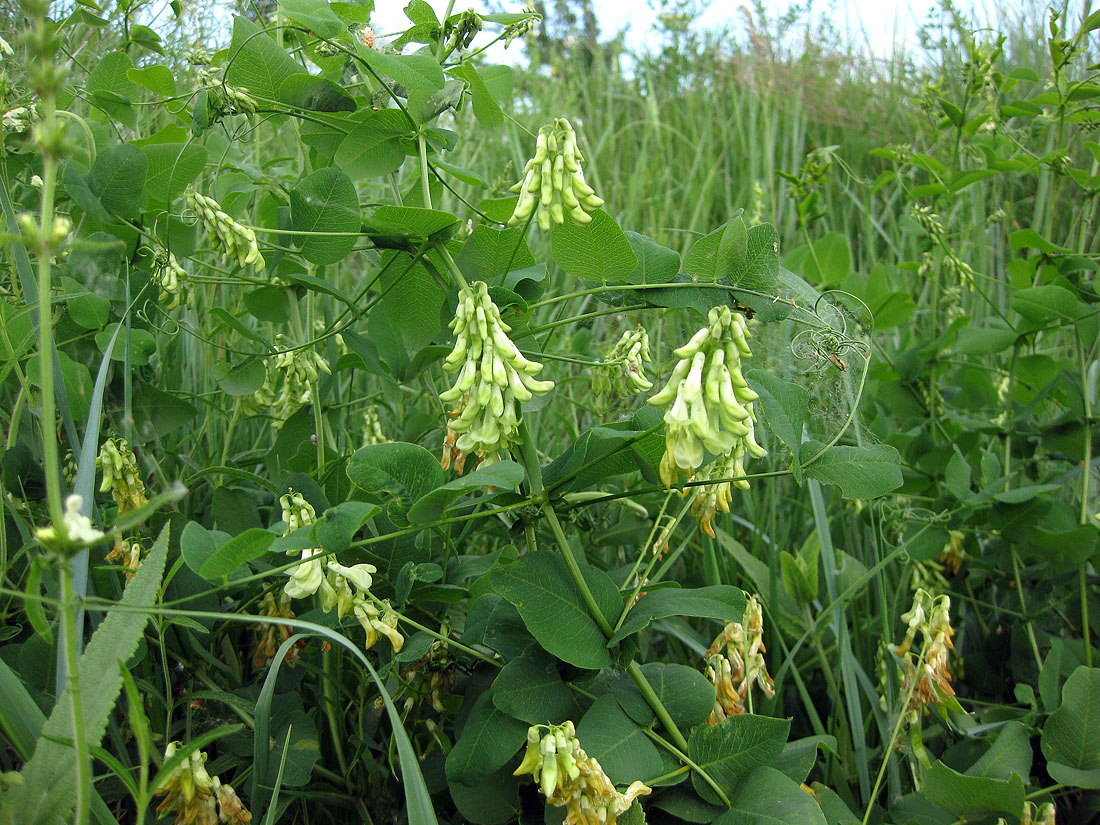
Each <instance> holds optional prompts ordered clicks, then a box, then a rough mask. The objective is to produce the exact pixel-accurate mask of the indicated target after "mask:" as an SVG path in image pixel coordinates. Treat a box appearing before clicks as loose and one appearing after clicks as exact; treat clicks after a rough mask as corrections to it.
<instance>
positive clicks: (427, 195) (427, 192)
mask: <svg viewBox="0 0 1100 825" xmlns="http://www.w3.org/2000/svg"><path fill="white" fill-rule="evenodd" d="M416 145H417V149H418V152H419V155H420V194H421V196H422V197H423V198H424V206H425V207H426V208H427V209H431V208H432V187H431V186H430V185H429V183H430V182H429V180H428V143H427V141H426V140H425V139H424V133H423V132H421V133H420V134H419V135H417V136H416Z"/></svg>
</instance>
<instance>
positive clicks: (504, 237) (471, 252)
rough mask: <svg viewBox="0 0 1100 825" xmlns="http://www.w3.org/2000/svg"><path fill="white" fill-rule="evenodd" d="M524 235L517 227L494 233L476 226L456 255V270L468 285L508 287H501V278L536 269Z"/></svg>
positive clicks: (496, 230)
mask: <svg viewBox="0 0 1100 825" xmlns="http://www.w3.org/2000/svg"><path fill="white" fill-rule="evenodd" d="M523 234H524V233H523V228H522V227H519V226H517V227H514V228H511V229H494V228H493V227H490V226H485V225H484V224H479V225H478V226H475V227H474V231H473V233H472V234H471V235H470V237H469V238H467V239H466V243H464V244H463V245H462V251H461V252H459V253H458V258H457V261H458V268H459V269H460V270H462V274H463V275H465V276H466V279H467V280H469V281H485V283H487V284H489V285H491V286H498V285H499V286H508V284H506V283H500V281H501V278H502V276H504V275H506V274H507V273H509V272H512V271H514V270H518V269H526V268H527V267H531V266H534V265H535V257H534V256H533V255H532V254H531V250H530V248H529V247H528V246H527V241H526V240H525V239H524V237H523Z"/></svg>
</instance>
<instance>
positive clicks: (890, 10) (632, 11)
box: [374, 0, 1041, 62]
mask: <svg viewBox="0 0 1100 825" xmlns="http://www.w3.org/2000/svg"><path fill="white" fill-rule="evenodd" d="M430 2H431V5H432V7H433V8H435V9H436V13H437V14H438V15H442V14H443V12H444V11H445V10H446V8H447V3H446V2H445V0H430ZM992 2H993V0H956V3H955V5H956V7H957V8H959V9H960V10H961V11H962V12H963V13H964V14H974V15H975V16H976V17H977V18H978V19H979V20H983V21H984V20H988V19H989V18H990V16H991V15H990V14H989V12H988V9H989V5H987V4H989V3H992ZM1019 2H1020V0H1002V2H1000V3H998V7H1000V8H1017V7H1018V3H1019ZM402 5H403V4H402V3H401V2H387V0H378V6H379V7H380V8H378V9H377V10H376V11H375V13H374V22H375V28H376V30H377V31H378V33H379V34H383V33H393V32H397V31H400V30H401V29H404V28H405V27H407V26H408V25H409V24H408V20H407V19H406V18H405V16H404V14H403V13H402V11H401V8H402ZM469 5H471V4H470V2H469V0H458V1H457V2H456V3H455V6H454V10H455V12H459V11H463V10H465V9H466V8H467V7H468V6H469ZM474 5H475V8H476V7H477V6H476V4H474ZM743 5H744V4H743V3H741V2H733V1H732V0H711V2H710V4H709V6H708V8H707V10H706V12H705V13H704V14H703V15H702V16H701V17H700V20H699V25H700V27H701V28H704V29H722V28H728V29H731V30H733V31H739V30H741V29H742V28H743V25H744V17H743V14H742V12H741V8H742V6H743ZM791 5H792V4H791V3H790V2H788V0H780V2H776V1H775V0H765V2H764V8H765V9H766V11H767V13H768V14H769V15H770V16H771V17H772V18H773V19H775V18H778V17H779V16H781V15H782V14H784V13H785V12H786V11H787V10H788V9H789V8H790V7H791ZM936 5H937V4H936V3H935V2H934V0H920V1H919V2H913V3H907V2H891V0H834V1H833V2H829V3H821V4H818V5H817V7H816V8H815V9H813V18H814V19H820V18H821V17H823V16H827V17H828V18H829V19H831V21H832V23H833V25H834V26H835V28H836V29H837V30H838V31H839V32H840V33H842V34H847V35H848V36H849V37H850V38H851V39H852V41H853V42H854V43H855V44H856V45H857V46H861V47H863V48H864V49H866V50H867V51H869V52H870V53H871V54H873V55H874V56H876V57H880V58H886V57H890V56H891V55H892V54H893V52H894V51H895V49H896V48H900V49H901V50H903V51H906V52H913V51H916V50H917V49H918V48H919V40H918V38H917V32H918V30H919V28H920V24H921V23H922V22H923V21H924V19H925V18H926V16H927V15H928V13H929V12H930V11H932V10H934V9H935V8H936ZM512 6H514V9H513V8H511V7H508V10H509V11H512V10H514V11H521V10H522V9H523V2H521V1H520V0H517V2H515V3H513V4H512ZM595 8H596V14H597V15H598V18H599V23H600V28H601V30H602V32H603V35H604V36H605V37H607V36H611V35H613V34H614V33H616V32H618V31H622V30H625V31H626V32H627V44H628V46H629V47H630V48H631V49H643V48H644V46H645V39H646V36H647V34H648V32H649V31H650V29H651V28H652V26H653V25H654V23H655V22H656V14H655V13H654V11H653V10H652V9H651V8H650V7H649V5H648V4H647V3H645V2H644V0H597V2H596V3H595ZM1036 22H1037V23H1038V22H1041V21H1036ZM800 25H801V24H800ZM518 53H519V50H518V49H517V48H516V47H515V46H513V48H512V50H511V52H510V53H509V52H504V51H503V50H500V51H499V52H497V51H496V50H494V53H493V54H492V55H491V58H492V59H496V60H500V61H502V62H514V61H515V60H516V58H515V57H510V55H511V54H518Z"/></svg>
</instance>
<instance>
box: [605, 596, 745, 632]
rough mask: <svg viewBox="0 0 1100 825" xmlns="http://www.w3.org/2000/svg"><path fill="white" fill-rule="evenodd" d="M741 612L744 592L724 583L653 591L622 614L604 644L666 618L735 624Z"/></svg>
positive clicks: (743, 603)
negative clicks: (617, 625)
mask: <svg viewBox="0 0 1100 825" xmlns="http://www.w3.org/2000/svg"><path fill="white" fill-rule="evenodd" d="M744 609H745V593H744V591H743V590H741V589H740V588H738V587H732V586H730V585H727V584H716V585H714V586H712V587H698V588H695V589H693V590H680V589H679V588H675V587H668V588H662V589H661V590H654V591H651V592H649V593H646V595H645V598H642V599H639V600H638V603H637V604H636V605H634V607H633V608H631V610H630V612H629V613H627V614H626V621H625V622H623V626H622V627H620V628H619V630H618V631H617V632H616V633H615V635H614V636H612V637H611V639H610V641H608V643H607V644H608V645H613V644H616V643H618V642H621V641H622V640H623V639H625V638H626V637H627V636H630V635H631V634H633V633H637V632H638V631H639V630H641V629H643V628H644V627H646V626H647V625H648V624H649V623H650V622H652V621H655V620H657V619H664V618H666V617H668V616H698V617H701V618H706V619H716V620H717V621H720V622H736V621H739V620H740V619H741V612H742V611H743V610H744Z"/></svg>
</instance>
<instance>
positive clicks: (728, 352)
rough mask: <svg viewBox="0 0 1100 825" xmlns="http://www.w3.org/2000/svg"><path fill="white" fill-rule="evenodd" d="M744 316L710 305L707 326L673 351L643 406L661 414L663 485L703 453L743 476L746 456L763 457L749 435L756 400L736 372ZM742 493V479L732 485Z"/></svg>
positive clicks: (745, 334)
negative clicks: (665, 376)
mask: <svg viewBox="0 0 1100 825" xmlns="http://www.w3.org/2000/svg"><path fill="white" fill-rule="evenodd" d="M748 338H749V329H748V325H747V324H746V323H745V318H744V316H743V315H741V314H740V313H738V312H732V311H731V310H730V308H729V307H725V306H723V307H715V308H714V309H712V310H711V311H710V314H709V315H708V317H707V325H706V326H705V327H702V328H701V329H700V330H699V331H698V332H696V333H695V335H693V336H692V337H691V340H690V341H688V342H687V343H686V344H684V345H683V346H682V347H680V348H679V349H676V350H673V355H675V356H676V357H677V358H678V359H679V361H678V363H677V364H676V366H675V367H674V368H673V370H672V376H671V377H670V378H669V380H668V383H667V384H666V385H665V387H664V389H662V390H661V391H660V392H658V393H656V394H655V395H653V396H651V397H650V399H649V403H650V404H652V405H653V406H655V407H667V408H668V409H667V410H666V411H665V425H666V433H665V454H664V457H663V458H662V459H661V465H660V473H661V481H663V482H664V484H665V486H666V487H672V486H674V485H675V484H677V483H678V482H679V477H680V476H681V475H686V476H687V477H688V478H689V479H690V478H692V477H693V476H694V475H695V473H696V471H697V470H698V469H699V467H700V465H701V464H702V463H703V460H704V457H705V455H706V454H707V453H709V454H711V455H712V456H715V457H717V458H728V459H730V460H731V462H732V470H733V473H734V475H735V476H743V475H744V474H745V460H746V458H748V457H752V458H763V457H764V456H765V455H767V451H766V450H764V448H763V447H761V446H760V445H759V444H757V443H756V438H755V435H754V430H755V422H756V416H755V414H754V412H753V402H754V401H756V399H757V398H758V397H759V396H758V395H757V394H756V393H755V392H754V391H753V390H752V389H751V388H750V387H749V384H748V382H747V381H746V380H745V377H744V375H742V373H741V359H742V358H743V357H746V358H747V357H748V356H750V355H752V351H751V350H750V349H749V344H748ZM733 483H734V484H735V485H736V486H737V487H740V488H742V489H748V482H747V481H745V480H744V479H743V478H739V479H737V480H736V481H735V482H733Z"/></svg>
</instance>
